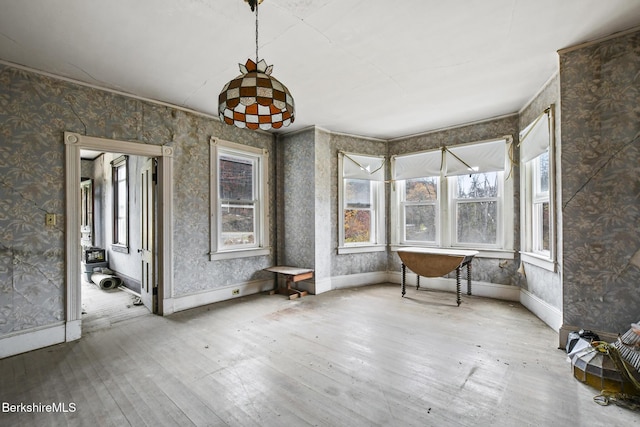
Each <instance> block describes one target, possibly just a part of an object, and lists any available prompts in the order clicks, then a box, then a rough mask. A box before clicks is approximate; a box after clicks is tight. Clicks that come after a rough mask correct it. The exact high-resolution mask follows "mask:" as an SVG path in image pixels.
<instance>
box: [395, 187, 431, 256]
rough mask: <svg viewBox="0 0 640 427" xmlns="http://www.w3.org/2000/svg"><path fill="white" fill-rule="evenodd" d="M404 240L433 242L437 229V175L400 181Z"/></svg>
mask: <svg viewBox="0 0 640 427" xmlns="http://www.w3.org/2000/svg"><path fill="white" fill-rule="evenodd" d="M400 204H401V206H402V224H404V227H403V232H404V235H403V238H402V240H403V241H405V242H419V243H430V244H435V243H436V241H437V236H438V234H437V231H438V217H439V211H440V209H439V208H438V177H433V176H432V177H423V178H411V179H407V180H406V181H404V182H403V183H402V193H401V202H400Z"/></svg>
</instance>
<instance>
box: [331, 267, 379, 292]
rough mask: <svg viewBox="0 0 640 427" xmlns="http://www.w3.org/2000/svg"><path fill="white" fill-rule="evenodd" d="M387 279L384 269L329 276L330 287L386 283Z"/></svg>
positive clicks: (353, 286) (343, 287)
mask: <svg viewBox="0 0 640 427" xmlns="http://www.w3.org/2000/svg"><path fill="white" fill-rule="evenodd" d="M387 281H388V277H387V272H386V271H374V272H371V273H359V274H349V275H345V276H334V277H332V278H331V288H332V289H346V288H355V287H358V286H366V285H372V284H375V283H386V282H387Z"/></svg>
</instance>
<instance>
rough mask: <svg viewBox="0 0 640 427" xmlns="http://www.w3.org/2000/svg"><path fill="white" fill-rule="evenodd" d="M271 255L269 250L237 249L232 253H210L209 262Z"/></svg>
mask: <svg viewBox="0 0 640 427" xmlns="http://www.w3.org/2000/svg"><path fill="white" fill-rule="evenodd" d="M265 255H271V248H253V249H237V250H233V251H220V252H211V253H210V254H209V261H218V260H224V259H236V258H249V257H254V256H265Z"/></svg>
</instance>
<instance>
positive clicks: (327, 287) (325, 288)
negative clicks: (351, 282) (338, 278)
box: [303, 277, 333, 295]
mask: <svg viewBox="0 0 640 427" xmlns="http://www.w3.org/2000/svg"><path fill="white" fill-rule="evenodd" d="M303 283H304V282H303ZM331 290H333V282H332V280H331V278H330V277H329V278H326V279H320V280H318V279H315V281H314V282H313V290H310V291H309V292H310V293H312V294H314V295H318V294H321V293H324V292H329V291H331Z"/></svg>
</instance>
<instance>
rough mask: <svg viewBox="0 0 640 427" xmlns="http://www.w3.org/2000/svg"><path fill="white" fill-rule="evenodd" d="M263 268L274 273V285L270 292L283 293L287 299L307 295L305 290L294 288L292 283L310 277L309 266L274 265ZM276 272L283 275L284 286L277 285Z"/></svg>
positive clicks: (311, 273) (311, 271)
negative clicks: (284, 279)
mask: <svg viewBox="0 0 640 427" xmlns="http://www.w3.org/2000/svg"><path fill="white" fill-rule="evenodd" d="M264 270H265V271H270V272H272V273H276V281H275V286H274V287H273V290H272V291H271V292H270V294H284V295H287V296H288V297H289V299H296V298H301V297H303V296H305V295H307V291H301V290H298V289H295V288H294V287H293V284H294V283H296V282H300V281H302V280H307V279H311V278H312V277H313V270H311V269H309V268H297V267H288V266H286V265H276V266H273V267H269V268H265V269H264ZM278 274H282V275H283V276H285V278H286V287H284V288H280V287H279V286H278Z"/></svg>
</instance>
